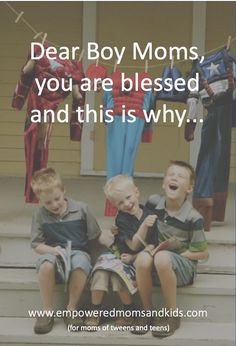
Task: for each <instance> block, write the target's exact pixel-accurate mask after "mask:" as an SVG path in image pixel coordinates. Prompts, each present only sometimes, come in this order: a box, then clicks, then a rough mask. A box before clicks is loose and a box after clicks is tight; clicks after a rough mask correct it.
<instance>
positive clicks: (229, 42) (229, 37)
mask: <svg viewBox="0 0 236 346" xmlns="http://www.w3.org/2000/svg"><path fill="white" fill-rule="evenodd" d="M230 44H231V36H230V35H229V36H228V40H227V44H226V49H227V50H229V48H230Z"/></svg>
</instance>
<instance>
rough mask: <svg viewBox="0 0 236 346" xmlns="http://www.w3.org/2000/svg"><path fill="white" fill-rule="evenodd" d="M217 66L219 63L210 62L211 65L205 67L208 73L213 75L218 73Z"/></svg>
mask: <svg viewBox="0 0 236 346" xmlns="http://www.w3.org/2000/svg"><path fill="white" fill-rule="evenodd" d="M219 66H220V64H214V63H213V62H212V63H211V65H210V66H209V67H207V70H209V73H210V77H212V76H214V75H220V71H219V70H218V67H219Z"/></svg>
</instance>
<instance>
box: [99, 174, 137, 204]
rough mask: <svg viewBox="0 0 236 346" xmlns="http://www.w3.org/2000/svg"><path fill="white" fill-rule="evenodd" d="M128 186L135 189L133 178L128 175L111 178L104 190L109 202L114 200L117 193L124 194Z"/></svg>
mask: <svg viewBox="0 0 236 346" xmlns="http://www.w3.org/2000/svg"><path fill="white" fill-rule="evenodd" d="M127 186H133V187H135V184H134V181H133V178H132V177H130V176H128V175H121V174H120V175H116V176H115V177H112V178H110V179H109V180H108V181H107V182H106V184H105V186H104V188H103V190H104V193H105V195H106V197H107V198H108V199H109V200H113V199H114V196H115V194H116V193H119V192H123V191H124V190H125V189H126V188H127Z"/></svg>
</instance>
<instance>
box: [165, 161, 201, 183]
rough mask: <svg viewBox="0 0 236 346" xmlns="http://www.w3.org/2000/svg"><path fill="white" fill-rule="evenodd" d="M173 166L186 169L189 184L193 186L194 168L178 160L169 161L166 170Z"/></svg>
mask: <svg viewBox="0 0 236 346" xmlns="http://www.w3.org/2000/svg"><path fill="white" fill-rule="evenodd" d="M173 165H174V166H179V167H184V168H186V169H187V170H188V171H189V173H190V184H191V185H194V182H195V179H196V174H195V171H194V168H193V167H192V166H191V165H190V164H189V163H188V162H185V161H178V160H171V161H170V164H169V166H168V168H169V167H170V166H173ZM168 168H167V169H168Z"/></svg>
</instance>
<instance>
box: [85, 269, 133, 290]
mask: <svg viewBox="0 0 236 346" xmlns="http://www.w3.org/2000/svg"><path fill="white" fill-rule="evenodd" d="M109 289H111V290H112V291H113V292H119V291H121V290H124V289H127V288H126V286H125V284H124V283H123V281H122V280H121V279H120V278H119V277H118V275H116V274H114V273H111V272H109V271H107V270H102V269H101V270H96V271H95V273H94V274H93V276H92V279H91V290H92V291H93V290H100V291H105V292H108V291H109Z"/></svg>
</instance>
